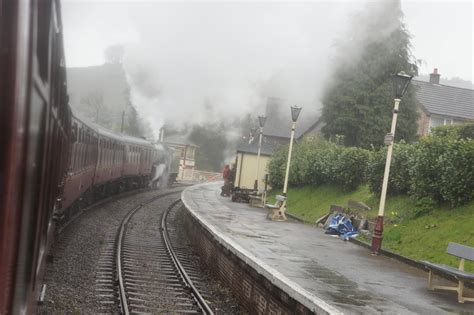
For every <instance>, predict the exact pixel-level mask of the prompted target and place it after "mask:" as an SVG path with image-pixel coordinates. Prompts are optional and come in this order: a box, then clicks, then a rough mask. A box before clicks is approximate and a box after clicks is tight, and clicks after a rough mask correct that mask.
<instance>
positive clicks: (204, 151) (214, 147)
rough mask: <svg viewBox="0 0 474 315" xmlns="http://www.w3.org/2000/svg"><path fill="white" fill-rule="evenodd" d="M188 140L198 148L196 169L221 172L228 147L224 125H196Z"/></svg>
mask: <svg viewBox="0 0 474 315" xmlns="http://www.w3.org/2000/svg"><path fill="white" fill-rule="evenodd" d="M188 139H189V141H191V142H192V143H194V144H196V145H197V146H198V148H197V150H196V155H195V159H196V167H197V168H198V169H199V170H205V171H211V172H220V171H221V169H222V162H223V161H224V149H225V146H226V138H225V127H224V125H223V124H207V125H194V126H193V127H192V129H191V132H190V134H189V136H188Z"/></svg>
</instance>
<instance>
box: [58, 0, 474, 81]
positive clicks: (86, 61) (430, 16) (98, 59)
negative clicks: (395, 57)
mask: <svg viewBox="0 0 474 315" xmlns="http://www.w3.org/2000/svg"><path fill="white" fill-rule="evenodd" d="M156 2H158V1H156ZM150 3H153V1H85V0H64V1H63V19H64V21H63V23H64V28H65V35H66V39H65V43H66V56H67V65H68V66H69V67H76V66H87V65H99V64H102V63H103V62H104V54H103V51H104V49H105V47H107V46H108V45H110V44H116V43H130V42H136V41H139V40H141V39H144V38H142V37H141V36H140V29H139V25H137V24H139V23H137V21H136V20H135V18H136V15H137V12H140V11H142V10H144V11H147V10H148V9H151V12H147V13H149V14H146V15H147V18H153V15H154V14H156V18H163V14H160V13H159V12H156V11H159V10H160V7H168V9H169V7H170V4H169V3H168V4H167V3H163V2H158V3H156V4H153V5H152V4H150ZM221 3H222V2H221ZM224 3H225V2H224ZM360 3H362V1H356V0H354V1H332V0H331V1H329V0H328V1H312V2H311V3H304V4H301V5H300V9H301V11H303V12H304V11H305V9H306V8H312V9H316V10H318V9H320V8H323V10H327V9H328V7H331V6H332V7H334V8H333V9H334V10H341V11H342V13H343V15H344V14H350V12H351V10H354V9H357V8H358V7H359V6H360ZM199 6H203V7H205V9H209V8H210V6H209V5H208V4H205V5H200V4H199V2H197V1H193V2H191V3H190V4H188V5H186V4H181V5H178V6H175V7H178V8H179V10H176V11H175V12H173V16H170V17H169V19H170V20H171V19H174V18H177V19H178V20H181V22H182V23H185V21H184V19H186V16H187V15H189V14H191V15H192V14H193V11H194V10H196V7H199ZM217 6H218V5H217ZM232 6H233V8H240V9H244V8H247V9H248V11H246V12H244V11H245V10H242V13H243V14H249V12H251V11H252V8H251V7H252V6H255V7H259V6H260V7H262V6H263V7H267V8H271V7H275V5H274V4H272V3H269V2H265V1H262V2H259V3H257V4H256V3H252V2H249V1H246V2H242V3H241V4H238V3H234V4H232ZM341 7H346V8H345V10H344V9H341ZM402 9H403V11H404V13H405V22H406V24H407V26H408V29H409V31H410V32H411V33H412V35H413V40H412V44H413V46H414V47H413V48H414V49H413V51H414V54H415V56H416V57H417V58H419V59H422V60H424V64H423V66H422V68H421V72H422V73H429V72H430V71H431V70H432V68H434V67H438V68H439V69H440V72H441V73H442V75H443V76H446V77H449V78H451V77H461V78H463V79H465V80H470V81H472V78H473V71H474V69H473V60H472V59H473V53H474V51H473V42H474V35H473V28H474V24H473V4H472V1H469V0H463V1H451V0H445V1H424V0H402ZM153 11H155V12H153ZM178 11H179V12H178ZM255 11H256V12H258V11H259V10H255ZM167 12H169V11H168V10H167ZM303 12H302V13H303ZM218 13H219V12H218V10H216V11H215V12H213V10H211V9H209V11H208V15H209V17H210V18H211V19H212V18H216V19H218V17H217V16H213V15H214V14H218ZM290 17H292V18H295V16H290ZM307 17H308V18H309V16H307ZM249 18H251V17H249ZM167 21H169V20H168V19H166V18H165V19H164V20H163V22H162V23H161V25H162V27H164V28H168V26H167V24H166V22H167ZM142 22H144V21H142ZM169 22H170V24H171V25H176V24H179V23H176V21H169ZM203 22H206V21H203ZM220 22H222V23H226V22H229V21H225V20H224V21H220ZM261 22H262V25H263V23H264V21H263V19H262V21H261ZM279 22H280V23H274V24H273V25H272V27H274V29H275V34H277V33H280V34H281V31H282V30H286V29H287V28H288V27H289V25H296V26H294V28H298V27H304V25H303V24H305V23H307V22H308V21H307V20H302V19H299V18H298V17H297V19H291V20H289V19H284V20H282V21H279ZM313 23H314V24H313V26H314V28H315V31H316V32H317V29H318V28H321V27H322V28H324V31H329V30H328V29H327V27H326V26H325V25H320V24H319V23H318V21H317V20H316V19H314V21H313ZM150 24H153V22H151V21H150ZM204 24H205V23H204ZM278 24H279V25H278ZM329 26H330V27H333V26H334V25H329ZM201 27H203V28H204V29H205V28H206V25H202V26H201ZM198 28H199V26H197V29H196V31H198ZM216 28H219V26H217V25H216ZM339 30H340V29H335V31H339ZM169 32H170V37H172V35H173V34H174V30H171V29H170V30H169ZM186 35H188V36H193V34H184V36H186ZM245 35H247V36H251V33H250V34H249V33H247V34H245ZM285 35H288V34H283V36H285ZM147 40H153V38H149V39H147ZM187 40H189V38H187ZM285 40H288V38H285ZM294 40H298V38H297V37H296V38H294ZM316 40H317V39H316V38H315V41H316ZM288 44H289V45H291V44H292V43H291V42H288Z"/></svg>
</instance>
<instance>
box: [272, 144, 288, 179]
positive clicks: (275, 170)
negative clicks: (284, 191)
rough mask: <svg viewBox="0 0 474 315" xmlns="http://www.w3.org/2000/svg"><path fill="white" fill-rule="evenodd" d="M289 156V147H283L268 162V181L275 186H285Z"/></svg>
mask: <svg viewBox="0 0 474 315" xmlns="http://www.w3.org/2000/svg"><path fill="white" fill-rule="evenodd" d="M287 157H288V147H281V148H280V149H279V150H277V151H276V152H275V153H274V154H273V156H272V159H271V160H270V162H269V163H268V177H269V178H268V181H269V183H270V186H272V187H273V188H280V187H283V181H284V180H285V168H286V159H287Z"/></svg>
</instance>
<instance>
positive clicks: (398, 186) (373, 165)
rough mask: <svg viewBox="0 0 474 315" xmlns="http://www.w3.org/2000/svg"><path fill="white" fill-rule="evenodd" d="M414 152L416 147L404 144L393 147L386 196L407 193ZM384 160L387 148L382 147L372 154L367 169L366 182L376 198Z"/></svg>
mask: <svg viewBox="0 0 474 315" xmlns="http://www.w3.org/2000/svg"><path fill="white" fill-rule="evenodd" d="M415 152H416V147H415V146H414V145H410V144H406V143H405V142H400V143H397V144H395V145H394V146H393V155H392V162H391V166H390V177H389V181H388V190H387V194H389V195H400V194H407V193H408V192H409V190H410V183H411V175H410V167H411V165H412V160H413V156H414V154H415ZM386 158H387V148H386V147H384V148H383V149H380V150H377V151H375V152H373V153H372V155H371V156H370V159H369V163H368V167H367V181H368V184H369V187H370V190H371V191H372V192H374V193H375V194H376V195H377V196H379V195H380V192H381V190H382V180H383V174H384V171H385V161H386Z"/></svg>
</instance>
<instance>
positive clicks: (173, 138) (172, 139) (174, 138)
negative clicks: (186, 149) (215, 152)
mask: <svg viewBox="0 0 474 315" xmlns="http://www.w3.org/2000/svg"><path fill="white" fill-rule="evenodd" d="M163 142H164V143H169V144H177V145H191V146H195V147H198V145H196V144H195V143H193V142H191V141H189V140H188V139H187V138H186V137H185V136H183V135H179V134H175V135H170V136H167V135H166V134H165V138H164V140H163Z"/></svg>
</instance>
